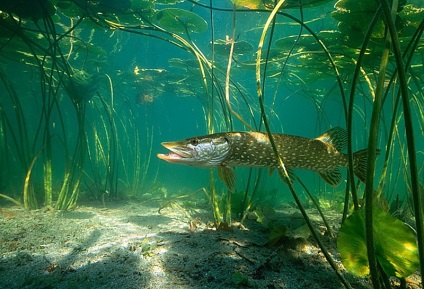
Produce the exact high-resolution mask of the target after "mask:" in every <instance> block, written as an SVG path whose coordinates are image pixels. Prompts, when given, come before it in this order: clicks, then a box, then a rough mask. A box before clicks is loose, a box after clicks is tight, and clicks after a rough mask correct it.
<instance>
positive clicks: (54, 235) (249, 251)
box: [0, 203, 418, 288]
mask: <svg viewBox="0 0 424 289" xmlns="http://www.w3.org/2000/svg"><path fill="white" fill-rule="evenodd" d="M147 205H152V206H147ZM279 214H280V217H281V219H282V220H286V221H285V222H287V224H289V223H290V222H292V223H293V222H299V219H300V218H301V217H300V216H299V214H298V213H297V210H296V209H293V208H285V209H284V211H282V212H279ZM315 215H316V214H315V213H314V212H311V216H315ZM193 217H194V218H195V219H193V220H187V217H186V216H184V215H183V214H181V212H179V211H172V210H170V209H166V208H165V209H161V210H160V213H159V212H158V205H157V204H154V205H153V204H152V203H147V204H146V203H144V204H142V203H120V204H114V205H112V204H109V206H108V207H107V208H103V207H95V206H89V205H86V206H80V207H78V208H77V209H76V210H74V211H66V212H60V211H49V210H35V211H27V210H23V209H19V208H16V207H10V208H2V209H0V230H1V232H2V233H1V236H0V253H1V255H0V274H1V275H2V278H1V279H0V288H235V287H239V288H240V287H251V288H342V285H340V283H339V281H338V279H337V277H336V276H335V274H334V272H333V271H332V269H331V268H330V267H329V265H328V264H327V262H326V260H325V258H324V257H323V255H322V254H321V252H320V250H319V249H318V248H317V247H316V246H315V244H314V243H313V240H312V239H303V238H295V237H291V238H289V237H287V239H283V240H282V241H281V242H279V244H277V245H275V246H273V247H270V246H268V245H267V243H268V241H269V231H268V229H267V228H266V227H264V226H263V225H261V224H260V223H259V222H257V221H256V220H247V221H246V222H245V224H243V225H244V226H233V227H232V228H230V229H229V230H214V229H213V228H212V227H211V226H209V223H208V222H209V220H211V216H210V213H208V210H207V209H206V208H205V209H204V210H202V209H197V210H196V212H194V213H193ZM337 219H338V218H337V216H336V215H335V216H334V218H330V221H331V220H332V222H333V223H334V224H333V225H334V226H336V227H338V224H337V223H336V222H337ZM314 221H315V222H319V217H318V216H317V217H316V218H314ZM324 238H325V240H326V242H328V247H329V248H330V251H331V252H332V254H333V255H334V257H335V258H336V259H337V260H340V258H339V256H338V255H337V253H335V252H336V249H335V247H334V243H335V240H334V239H330V237H328V238H327V237H324ZM338 264H339V265H340V267H341V269H342V265H341V263H340V262H339V263H338ZM345 276H346V278H348V279H349V281H350V282H351V284H352V285H353V286H354V288H370V287H371V286H370V285H369V282H368V280H367V279H354V278H353V277H352V276H350V275H349V274H347V273H346V274H345ZM410 285H411V286H414V285H413V284H410ZM411 288H418V287H411Z"/></svg>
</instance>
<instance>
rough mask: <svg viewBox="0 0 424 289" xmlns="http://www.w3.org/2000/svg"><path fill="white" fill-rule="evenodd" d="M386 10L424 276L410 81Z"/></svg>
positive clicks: (384, 4)
mask: <svg viewBox="0 0 424 289" xmlns="http://www.w3.org/2000/svg"><path fill="white" fill-rule="evenodd" d="M379 2H380V3H381V6H382V7H383V11H384V18H385V24H386V25H387V26H388V29H389V31H390V36H391V39H392V42H393V51H394V56H395V60H396V66H397V70H398V74H399V84H400V89H401V92H402V104H403V115H404V120H405V133H406V140H407V147H408V157H409V169H410V173H411V189H412V198H413V201H414V213H415V223H416V230H417V242H418V252H419V259H420V265H421V266H420V269H421V276H424V224H423V221H424V220H423V219H424V216H423V214H424V212H423V211H424V208H423V199H422V198H423V196H422V195H421V194H420V190H419V178H418V165H417V157H416V148H415V136H414V127H413V121H412V114H411V108H410V103H409V101H410V100H409V97H408V82H407V80H406V73H405V68H404V65H403V61H402V53H401V49H400V43H399V38H398V35H397V31H396V27H395V23H394V19H393V18H392V17H391V11H390V7H389V3H388V2H387V1H386V0H379Z"/></svg>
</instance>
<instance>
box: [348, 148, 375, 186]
mask: <svg viewBox="0 0 424 289" xmlns="http://www.w3.org/2000/svg"><path fill="white" fill-rule="evenodd" d="M379 154H380V150H379V149H378V150H377V154H376V156H378V155H379ZM367 159H368V150H367V149H363V150H360V151H357V152H356V153H354V154H353V172H354V173H355V176H357V177H358V179H360V180H361V181H362V182H364V183H365V180H366V177H367Z"/></svg>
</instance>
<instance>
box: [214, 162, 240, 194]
mask: <svg viewBox="0 0 424 289" xmlns="http://www.w3.org/2000/svg"><path fill="white" fill-rule="evenodd" d="M218 177H219V178H220V179H221V181H223V182H224V184H225V185H226V186H227V188H228V189H229V190H230V191H232V192H234V189H235V187H236V174H235V171H234V169H233V168H230V167H227V166H219V167H218Z"/></svg>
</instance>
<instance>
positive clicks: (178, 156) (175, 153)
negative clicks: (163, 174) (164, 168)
mask: <svg viewBox="0 0 424 289" xmlns="http://www.w3.org/2000/svg"><path fill="white" fill-rule="evenodd" d="M162 145H163V146H164V147H165V148H167V149H169V150H170V152H169V153H167V154H157V157H158V158H160V159H161V160H164V161H167V162H179V161H181V160H185V159H189V158H191V157H192V156H191V154H189V153H187V152H185V151H184V150H182V149H180V147H178V146H177V145H176V144H175V143H174V142H163V143H162Z"/></svg>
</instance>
